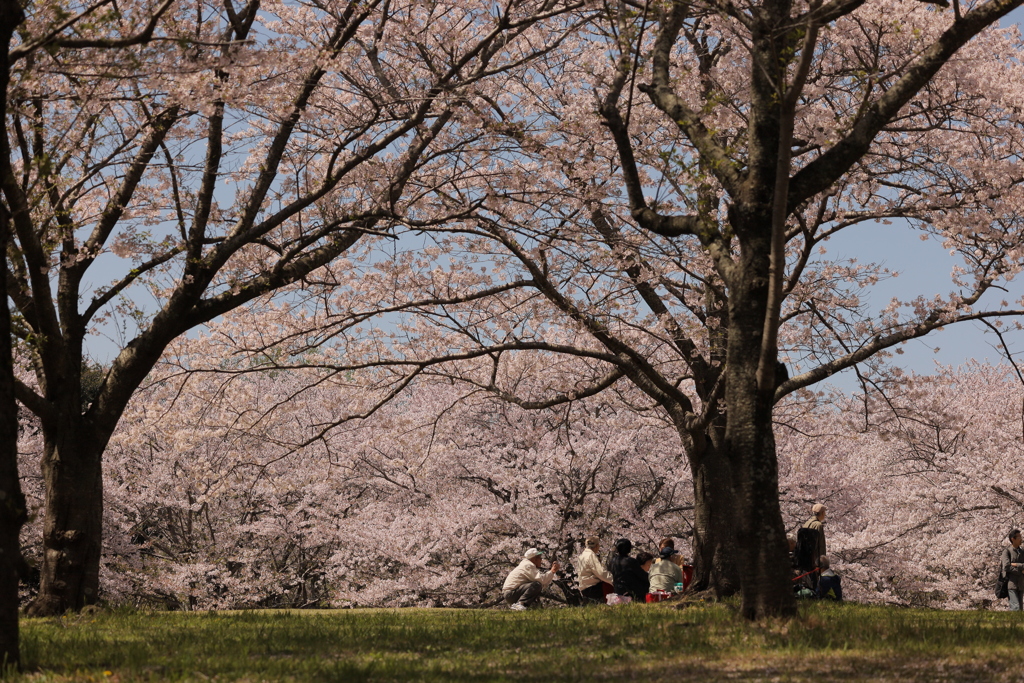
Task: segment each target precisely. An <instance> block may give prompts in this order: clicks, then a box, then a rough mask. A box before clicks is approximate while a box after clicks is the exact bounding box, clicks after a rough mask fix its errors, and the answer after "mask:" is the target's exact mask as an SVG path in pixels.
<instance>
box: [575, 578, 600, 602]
mask: <svg viewBox="0 0 1024 683" xmlns="http://www.w3.org/2000/svg"><path fill="white" fill-rule="evenodd" d="M580 592H581V593H583V597H585V598H586V599H587V600H592V601H594V602H600V603H604V588H603V587H602V586H601V584H600V583H595V584H594V585H593V586H591V587H590V588H584V589H583V590H581V591H580Z"/></svg>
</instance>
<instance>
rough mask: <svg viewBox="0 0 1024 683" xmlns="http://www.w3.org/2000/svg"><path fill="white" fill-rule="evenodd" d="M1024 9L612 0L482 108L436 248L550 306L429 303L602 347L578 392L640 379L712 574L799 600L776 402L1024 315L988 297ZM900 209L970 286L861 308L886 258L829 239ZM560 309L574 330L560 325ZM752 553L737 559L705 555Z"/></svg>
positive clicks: (460, 327)
mask: <svg viewBox="0 0 1024 683" xmlns="http://www.w3.org/2000/svg"><path fill="white" fill-rule="evenodd" d="M1018 5H1019V3H1018V2H1014V1H1008V2H984V3H975V4H972V5H971V6H969V7H964V8H961V7H960V6H959V5H956V6H955V7H953V8H950V9H949V10H942V9H940V8H937V7H935V6H932V5H928V4H911V3H899V4H892V3H885V2H878V3H861V2H832V3H810V4H803V3H767V4H764V3H762V4H750V5H748V4H735V3H715V4H711V5H708V6H704V5H699V4H694V3H683V2H670V3H649V4H643V5H641V4H637V3H619V4H617V5H614V6H613V7H611V9H610V10H609V12H608V15H607V21H606V22H605V23H604V29H603V31H602V30H601V29H594V36H593V40H591V41H589V42H587V43H578V44H573V46H572V47H573V48H574V49H577V50H578V52H576V53H574V54H573V55H572V56H571V57H569V56H566V55H564V54H563V55H561V56H560V57H559V58H558V60H557V61H555V60H554V58H552V60H549V62H547V63H546V66H547V67H548V71H547V72H546V73H542V74H538V73H537V72H531V73H530V74H528V75H527V76H528V78H527V79H526V80H524V81H520V82H519V84H518V85H519V89H518V90H516V91H515V92H514V93H512V94H510V96H509V97H508V98H506V100H504V101H502V102H498V103H497V104H496V105H495V106H493V107H492V108H491V109H490V110H489V112H488V115H489V116H490V117H491V121H490V123H489V125H488V126H487V127H486V129H487V130H488V131H491V132H492V133H493V135H494V139H495V142H494V143H493V144H494V147H495V149H496V150H501V154H497V155H495V160H494V161H493V163H492V164H491V166H489V167H488V168H487V169H484V170H481V172H480V173H479V174H478V175H477V177H475V178H474V181H475V182H476V186H475V189H465V190H463V192H464V194H463V195H461V196H460V195H458V194H457V193H456V192H455V191H450V192H447V193H445V194H444V195H443V196H442V197H440V198H439V200H438V201H441V202H442V204H445V205H456V204H461V205H465V203H466V202H467V201H468V198H470V197H476V196H479V195H481V194H486V195H487V201H485V202H484V203H483V204H482V205H481V207H480V208H479V209H477V210H476V212H475V213H474V215H473V216H472V218H471V219H469V220H467V221H465V222H464V223H463V225H462V226H460V227H459V228H452V229H453V230H456V229H461V231H462V232H461V235H462V238H461V239H462V240H463V241H462V242H459V241H458V240H455V239H453V240H452V241H449V242H445V243H444V244H445V246H444V248H443V249H442V250H443V251H445V252H446V253H449V254H450V253H451V252H452V249H453V248H455V247H461V249H462V253H464V254H466V256H465V257H464V258H465V259H467V260H474V259H475V262H476V263H477V264H478V265H479V264H482V263H484V262H486V261H497V262H498V264H499V266H500V268H502V269H504V272H505V273H507V278H508V281H510V282H511V281H519V282H523V281H527V282H529V283H530V287H532V288H533V289H534V290H535V291H536V292H537V293H538V294H539V295H540V296H542V297H543V299H544V302H543V303H541V302H538V301H537V299H536V297H535V296H530V295H529V294H527V293H523V292H521V291H517V292H516V294H515V297H510V296H508V295H507V294H506V295H503V298H502V300H501V301H500V302H499V303H495V304H493V307H492V308H489V309H486V312H485V311H484V310H483V309H481V308H479V307H477V308H476V309H471V308H469V307H466V308H464V309H462V310H461V311H457V310H455V309H453V308H451V307H446V308H445V309H444V310H443V311H438V310H437V309H433V310H429V311H424V313H423V315H424V317H425V318H429V319H431V320H438V319H442V318H443V319H444V321H445V322H444V324H445V325H447V326H448V329H449V330H453V331H456V332H458V333H460V334H462V335H463V337H464V340H465V343H466V344H468V345H469V346H471V347H473V348H485V347H488V346H490V348H492V349H496V350H498V351H501V350H503V349H509V348H514V347H516V344H517V343H518V344H519V346H518V348H521V349H524V350H527V349H540V348H543V349H544V350H546V351H556V350H557V351H560V352H564V353H571V354H577V355H579V356H581V357H586V358H590V359H592V360H593V361H594V368H595V370H594V372H592V373H591V381H589V382H586V383H584V386H579V385H577V386H575V387H571V388H570V389H569V390H568V391H569V392H570V393H574V394H584V395H586V394H589V393H592V392H594V391H599V390H601V389H603V388H604V387H607V386H609V385H612V384H615V383H616V382H618V381H619V379H620V378H622V379H625V380H628V381H630V382H632V383H634V384H635V385H636V386H637V388H639V389H640V390H641V391H642V392H643V393H644V394H645V395H646V397H647V399H646V400H647V401H648V402H649V403H648V405H647V406H646V407H647V408H649V409H656V410H661V411H664V412H665V413H666V414H668V415H670V416H671V419H672V422H673V424H675V425H676V428H677V431H678V432H679V437H680V439H681V441H682V443H683V445H684V447H685V450H686V452H687V455H688V457H689V460H690V464H691V469H692V473H693V482H694V486H695V500H696V501H697V509H698V513H697V516H698V520H699V519H700V518H701V516H702V512H701V511H703V516H704V518H705V519H707V520H708V521H707V525H706V526H705V527H704V528H705V529H706V533H705V534H703V539H698V550H697V551H696V552H695V554H696V556H697V558H698V563H699V565H700V563H701V562H702V561H703V563H704V567H705V568H706V569H707V572H706V573H705V576H706V577H707V580H708V581H710V582H711V583H712V584H715V583H716V580H715V579H714V578H712V577H713V576H714V573H715V572H716V571H718V572H720V573H724V576H719V578H718V579H717V585H716V588H717V589H718V590H719V591H720V592H726V591H728V590H729V589H731V588H732V587H734V586H735V583H734V582H733V580H732V577H731V573H732V572H735V575H736V576H737V578H738V580H739V581H738V582H739V584H740V587H741V589H742V591H743V600H744V603H743V604H744V607H743V613H744V615H746V616H747V617H751V618H756V617H762V616H770V615H777V614H792V613H793V610H794V609H795V605H794V602H793V598H792V593H791V591H790V590H789V586H788V575H787V571H786V566H787V565H786V561H785V556H786V555H785V554H786V540H785V526H784V524H783V519H782V514H781V508H780V504H779V497H778V484H779V480H778V463H777V458H776V450H775V445H774V433H773V430H772V416H773V411H774V406H775V405H776V404H777V403H778V401H780V400H782V399H783V398H785V397H786V396H788V395H790V394H792V393H793V392H797V391H799V390H801V389H804V388H806V387H808V386H810V385H812V384H814V383H815V382H818V381H820V380H822V379H824V378H826V377H828V376H830V375H832V374H834V373H836V372H839V371H841V370H843V369H846V368H851V367H855V366H859V365H864V364H867V365H870V364H871V363H873V362H875V361H878V360H880V359H884V357H885V356H886V355H887V354H888V353H890V350H892V349H896V348H897V347H898V346H899V345H900V344H901V343H903V342H906V341H907V340H910V339H914V338H916V337H920V336H922V335H925V334H929V333H931V332H933V331H935V330H938V329H940V328H942V327H944V326H947V325H950V324H953V323H956V322H964V321H969V320H976V319H981V318H986V317H1005V316H1011V315H1019V314H1020V313H1021V310H1022V307H1021V303H1020V302H1015V304H1013V305H1011V304H1010V303H1008V302H1000V301H999V300H998V299H999V295H998V290H999V289H1000V288H1001V287H1002V285H1003V284H1004V283H1006V282H1008V281H1010V280H1012V278H1013V277H1014V275H1015V274H1016V273H1017V272H1018V271H1019V269H1020V266H1021V256H1022V253H1024V252H1022V248H1021V246H1022V243H1021V230H1020V228H1021V225H1020V218H1019V216H1020V206H1021V199H1022V188H1021V185H1020V173H1019V165H1018V156H1017V154H1018V152H1017V151H1018V150H1019V149H1020V148H1021V132H1022V127H1021V120H1020V115H1021V111H1022V108H1021V104H1022V93H1021V91H1020V89H1019V87H1018V84H1020V83H1021V82H1022V79H1021V77H1020V76H1021V74H1020V71H1019V60H1017V59H1016V56H1017V55H1018V54H1019V38H1018V35H1017V34H1016V32H1015V31H1013V30H1009V31H1007V30H1003V31H994V30H992V31H988V32H984V30H985V29H986V28H987V27H989V26H991V25H992V24H994V23H995V22H996V21H998V19H999V18H1000V17H1002V16H1004V15H1005V14H1006V13H1007V12H1009V11H1011V10H1012V9H1013V8H1014V7H1016V6H1018ZM894 16H895V17H899V18H898V19H895V20H894V19H893V17H894ZM972 39H974V41H973V42H972ZM609 54H610V55H611V57H612V59H611V60H609V59H608V55H609ZM581 83H586V84H588V87H587V88H581V87H580V84H581ZM537 93H540V95H539V96H538V95H537ZM595 93H596V95H595ZM601 127H603V128H604V130H606V131H607V132H606V134H604V135H600V134H596V133H595V131H597V130H600V129H601ZM892 219H902V220H903V221H907V222H908V223H909V226H910V227H912V228H913V227H916V228H918V229H920V230H921V231H922V233H923V236H924V237H925V238H928V237H929V235H933V236H935V237H936V238H937V239H940V240H942V241H943V243H944V244H945V245H946V247H947V248H949V249H950V250H951V251H953V252H954V253H959V254H960V255H962V256H963V259H964V265H963V267H960V268H958V269H957V270H956V271H954V273H953V281H952V286H953V287H954V288H955V289H956V290H958V291H954V292H952V293H950V294H949V295H948V296H937V297H935V298H934V299H926V298H922V299H919V300H916V301H911V302H901V301H894V302H892V304H891V305H890V306H889V307H888V308H887V309H885V310H884V311H883V312H882V313H881V315H877V316H872V315H871V314H870V311H868V310H867V308H866V306H865V302H864V299H863V297H862V295H861V293H860V290H861V289H863V288H864V287H866V286H869V285H871V284H873V283H874V282H876V281H877V280H878V279H880V278H884V277H887V276H889V275H890V273H888V272H887V271H886V269H885V268H884V266H881V265H876V264H856V263H849V262H847V263H844V262H829V261H827V260H825V259H824V258H821V255H820V253H819V251H820V250H821V249H822V248H823V244H824V243H825V242H826V241H827V240H828V238H829V237H831V236H833V235H835V234H836V233H838V232H839V231H840V230H847V229H851V228H856V226H858V225H862V224H863V223H865V222H868V221H875V220H881V221H891V220H892ZM496 253H497V254H501V255H504V257H505V258H502V257H501V256H495V255H494V254H496ZM499 311H500V315H501V316H502V318H503V322H500V323H499V322H496V320H497V318H496V316H497V315H499ZM558 316H561V320H562V322H563V324H564V325H565V326H568V325H570V324H571V325H572V326H573V333H574V338H573V339H571V340H566V338H565V334H564V333H563V332H559V333H558V335H554V336H553V337H549V336H547V334H546V329H545V325H546V324H547V321H551V320H555V319H557V318H558ZM570 321H571V322H570ZM424 335H425V337H429V333H426V332H425V333H424ZM555 337H557V338H555ZM780 348H781V351H782V354H783V355H782V356H781V358H782V360H785V361H787V362H788V364H789V365H790V366H792V367H793V369H794V371H795V372H794V373H793V376H790V373H789V372H788V368H786V367H785V366H782V365H781V364H780V362H779V360H780V355H779V353H780ZM469 381H474V382H477V383H479V384H480V385H481V386H485V387H488V388H490V389H491V390H493V391H494V392H495V393H498V394H500V395H505V396H506V397H507V398H509V400H513V401H516V400H520V399H519V398H518V397H517V396H516V393H515V392H514V391H509V390H508V388H507V387H502V386H500V384H499V383H498V382H492V381H490V380H489V379H488V378H487V377H479V376H477V377H474V378H470V379H469ZM561 391H563V393H564V391H565V390H561ZM529 402H531V403H537V400H536V399H532V400H531V401H529ZM540 403H543V401H541V402H540ZM697 526H698V528H700V527H701V524H700V523H698V524H697ZM739 548H742V549H743V550H742V554H743V556H744V557H747V558H751V561H749V562H744V563H743V566H742V568H739V567H729V566H728V560H727V559H718V560H716V559H715V558H728V557H735V556H736V553H737V552H740V551H739ZM699 571H701V570H700V566H699Z"/></svg>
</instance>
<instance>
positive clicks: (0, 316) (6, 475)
mask: <svg viewBox="0 0 1024 683" xmlns="http://www.w3.org/2000/svg"><path fill="white" fill-rule="evenodd" d="M24 19H25V15H24V12H23V11H22V9H21V5H20V3H18V2H16V0H0V27H2V28H0V49H2V51H3V52H2V54H0V61H2V63H0V114H3V116H5V117H6V115H7V85H8V83H9V80H10V61H9V59H8V54H9V50H10V42H11V38H12V36H13V35H14V29H15V28H16V27H17V26H18V25H19V24H20V23H21V22H22V21H23V20H24ZM5 125H6V123H5ZM7 147H8V143H7V137H6V135H3V134H2V133H0V154H8V152H9V149H7ZM10 239H11V216H10V214H9V212H8V210H7V207H6V205H4V204H0V253H4V254H6V253H7V245H8V242H9V240H10ZM6 274H7V269H6V267H4V268H0V292H3V293H4V294H3V301H2V302H0V664H2V666H3V668H4V669H6V668H7V667H11V666H14V667H17V666H19V665H20V663H21V656H20V650H19V647H18V573H19V569H20V568H21V566H22V564H23V562H24V561H23V560H22V557H21V546H20V544H19V536H20V535H21V527H22V525H23V524H24V523H25V520H26V518H27V516H28V515H27V512H26V509H25V496H24V495H22V493H21V482H20V481H19V480H18V404H17V403H16V402H15V398H14V355H13V353H12V349H11V311H10V309H9V308H8V304H7V282H6ZM2 674H3V671H2V670H0V675H2Z"/></svg>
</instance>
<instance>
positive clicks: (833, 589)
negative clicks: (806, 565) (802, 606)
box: [818, 555, 843, 602]
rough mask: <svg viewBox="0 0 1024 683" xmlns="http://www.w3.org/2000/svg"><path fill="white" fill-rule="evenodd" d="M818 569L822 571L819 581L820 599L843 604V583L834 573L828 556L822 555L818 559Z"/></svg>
mask: <svg viewBox="0 0 1024 683" xmlns="http://www.w3.org/2000/svg"><path fill="white" fill-rule="evenodd" d="M818 568H819V569H821V577H820V578H819V579H818V597H819V598H822V599H824V600H835V601H836V602H842V601H843V585H842V581H840V579H839V575H838V574H836V573H835V572H834V571H832V567H831V562H829V560H828V556H826V555H822V556H821V557H819V558H818Z"/></svg>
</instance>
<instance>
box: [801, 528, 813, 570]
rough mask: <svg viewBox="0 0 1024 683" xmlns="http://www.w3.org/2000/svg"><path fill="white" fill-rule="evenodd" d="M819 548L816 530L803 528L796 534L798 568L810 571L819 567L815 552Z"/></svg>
mask: <svg viewBox="0 0 1024 683" xmlns="http://www.w3.org/2000/svg"><path fill="white" fill-rule="evenodd" d="M817 548H818V532H817V530H816V529H808V528H807V527H801V528H800V530H799V531H797V532H796V566H797V567H799V568H800V569H802V570H804V571H810V570H812V569H814V567H815V566H817V562H815V559H817V558H815V557H814V551H815V550H816V549H817Z"/></svg>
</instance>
